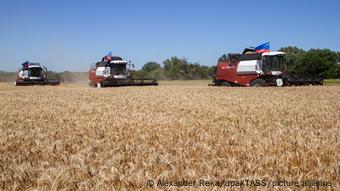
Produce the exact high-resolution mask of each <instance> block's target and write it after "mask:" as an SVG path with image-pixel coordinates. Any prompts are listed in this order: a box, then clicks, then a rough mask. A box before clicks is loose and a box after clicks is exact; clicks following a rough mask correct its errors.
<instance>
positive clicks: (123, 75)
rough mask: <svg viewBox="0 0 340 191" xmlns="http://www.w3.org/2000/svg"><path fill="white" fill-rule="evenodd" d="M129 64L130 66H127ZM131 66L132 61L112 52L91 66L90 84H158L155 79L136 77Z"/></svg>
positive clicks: (101, 85) (109, 85) (98, 85)
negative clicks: (112, 54) (133, 75)
mask: <svg viewBox="0 0 340 191" xmlns="http://www.w3.org/2000/svg"><path fill="white" fill-rule="evenodd" d="M127 66H129V67H128V68H127ZM130 66H131V64H130V62H127V61H125V60H123V59H122V58H121V57H118V56H111V53H110V54H108V55H107V56H105V57H103V58H102V61H101V62H97V63H96V64H93V65H92V66H91V68H90V70H89V85H90V86H91V87H98V88H101V87H117V86H157V85H158V82H157V80H155V79H134V78H133V77H132V76H131V73H130V69H129V68H130ZM132 66H133V65H132Z"/></svg>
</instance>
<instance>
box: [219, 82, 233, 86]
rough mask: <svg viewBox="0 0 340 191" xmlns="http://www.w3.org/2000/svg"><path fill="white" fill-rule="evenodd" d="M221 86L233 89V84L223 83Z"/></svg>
mask: <svg viewBox="0 0 340 191" xmlns="http://www.w3.org/2000/svg"><path fill="white" fill-rule="evenodd" d="M220 86H224V87H231V84H230V83H229V82H221V85H220Z"/></svg>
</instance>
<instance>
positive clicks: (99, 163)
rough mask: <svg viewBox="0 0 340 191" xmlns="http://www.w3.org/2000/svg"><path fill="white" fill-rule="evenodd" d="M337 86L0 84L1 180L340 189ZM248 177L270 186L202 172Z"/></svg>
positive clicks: (7, 183)
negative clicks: (186, 182)
mask: <svg viewBox="0 0 340 191" xmlns="http://www.w3.org/2000/svg"><path fill="white" fill-rule="evenodd" d="M339 95H340V86H323V87H311V86H307V87H284V88H275V87H273V88H271V87H266V88H220V87H208V86H176V85H171V86H166V85H163V86H162V85H161V86H158V87H121V88H102V89H96V88H88V87H86V86H81V85H72V84H69V85H61V86H59V87H48V86H46V87H40V86H35V87H12V86H10V85H9V84H0V107H1V111H0V190H314V189H316V188H318V189H319V190H340V184H339V182H340V138H339V135H340V96H339ZM245 179H247V180H264V181H267V182H266V183H267V186H264V185H260V186H259V185H246V186H239V187H238V186H235V187H227V186H221V187H219V186H216V185H213V186H211V185H210V186H209V185H205V186H204V185H199V184H198V183H197V181H200V180H204V181H216V180H235V181H236V180H245ZM150 180H151V181H153V183H154V184H153V185H152V184H151V182H150ZM159 180H163V181H168V183H169V182H170V183H171V182H173V183H174V182H176V181H180V180H183V181H184V180H193V181H196V183H195V184H194V186H184V185H182V186H178V185H177V186H176V185H171V184H170V185H157V183H158V182H159ZM271 180H274V181H275V180H284V181H287V182H288V181H300V182H301V181H304V180H320V181H328V183H331V185H327V186H320V187H315V186H314V187H313V186H305V187H295V186H292V185H288V186H287V185H286V186H274V185H268V184H269V181H271Z"/></svg>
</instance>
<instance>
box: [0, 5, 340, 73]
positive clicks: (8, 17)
mask: <svg viewBox="0 0 340 191" xmlns="http://www.w3.org/2000/svg"><path fill="white" fill-rule="evenodd" d="M325 2H326V1H321V0H319V1H317V0H300V1H292V0H286V1H260V0H257V1H247V0H243V1H226V0H206V1H203V0H202V1H199V0H196V1H195V0H163V1H161V0H143V1H141V0H139V1H138V0H135V1H133V0H124V1H123V0H121V1H115V0H111V1H109V0H107V1H105V0H96V1H95V0H92V1H90V0H79V1H78V0H72V1H71V0H58V1H52V0H21V1H19V0H0V70H6V71H15V70H17V69H18V67H19V66H20V64H21V63H22V62H24V61H26V60H30V61H32V62H40V63H42V64H44V65H46V66H47V67H48V68H49V69H50V70H54V71H64V70H71V71H87V70H88V68H89V66H90V64H91V63H94V62H96V61H98V60H100V59H101V57H102V56H104V55H105V54H106V53H108V52H109V51H112V53H113V54H114V55H120V56H122V57H123V58H124V59H126V60H131V61H132V63H134V64H135V66H136V68H140V67H141V66H142V65H143V64H145V63H146V62H148V61H157V62H159V63H161V62H162V61H163V60H165V59H167V58H169V57H171V56H178V57H181V58H182V57H185V58H187V59H188V60H189V61H190V62H198V63H200V64H204V65H215V64H216V60H217V58H218V57H219V56H220V55H222V54H224V53H226V52H241V51H242V50H243V48H245V47H248V46H256V45H258V44H260V43H262V42H267V41H270V42H271V48H272V50H276V49H278V48H280V47H283V46H288V45H295V46H298V47H301V48H304V49H309V48H330V49H332V50H335V51H340V21H339V20H340V11H338V10H339V8H340V1H336V0H329V1H327V2H326V3H325Z"/></svg>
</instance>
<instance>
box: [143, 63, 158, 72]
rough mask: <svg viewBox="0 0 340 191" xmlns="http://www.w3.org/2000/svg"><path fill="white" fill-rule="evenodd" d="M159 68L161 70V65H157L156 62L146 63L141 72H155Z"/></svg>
mask: <svg viewBox="0 0 340 191" xmlns="http://www.w3.org/2000/svg"><path fill="white" fill-rule="evenodd" d="M160 68H161V65H160V64H158V63H157V62H147V63H146V64H144V66H143V67H142V70H144V71H146V72H152V71H155V70H157V69H160Z"/></svg>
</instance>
